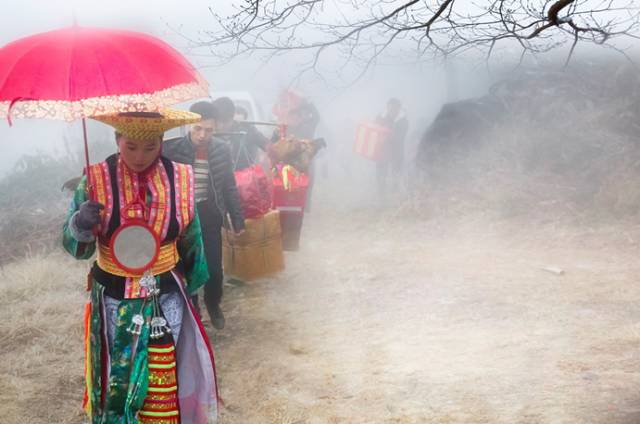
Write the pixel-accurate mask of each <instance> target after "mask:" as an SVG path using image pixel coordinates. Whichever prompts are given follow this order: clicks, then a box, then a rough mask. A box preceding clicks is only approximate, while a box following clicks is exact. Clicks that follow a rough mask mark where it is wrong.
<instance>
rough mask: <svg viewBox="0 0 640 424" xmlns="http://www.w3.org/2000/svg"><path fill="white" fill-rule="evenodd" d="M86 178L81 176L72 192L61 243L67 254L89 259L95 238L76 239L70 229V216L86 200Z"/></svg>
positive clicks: (94, 244)
mask: <svg viewBox="0 0 640 424" xmlns="http://www.w3.org/2000/svg"><path fill="white" fill-rule="evenodd" d="M86 186H87V179H86V177H82V180H80V183H79V184H78V187H77V188H76V191H75V192H74V194H73V200H72V201H71V206H70V207H69V212H68V213H67V219H66V220H65V222H64V226H63V227H62V245H63V246H64V249H65V250H66V251H67V252H69V254H70V255H71V256H73V257H75V258H76V259H89V258H90V257H91V256H92V255H93V253H94V252H95V250H96V242H95V239H94V240H93V241H90V242H86V243H84V242H81V241H78V240H76V238H75V237H74V235H73V231H72V230H71V217H73V215H74V214H75V213H76V212H77V211H78V209H79V208H80V205H81V204H82V203H84V202H85V201H86V200H87V193H86Z"/></svg>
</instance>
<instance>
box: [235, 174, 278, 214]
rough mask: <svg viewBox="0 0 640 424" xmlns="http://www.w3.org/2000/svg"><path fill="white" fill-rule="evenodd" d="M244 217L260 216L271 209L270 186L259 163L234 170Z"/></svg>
mask: <svg viewBox="0 0 640 424" xmlns="http://www.w3.org/2000/svg"><path fill="white" fill-rule="evenodd" d="M235 175H236V185H237V186H238V193H239V194H240V202H241V203H242V209H243V211H244V217H245V219H256V218H261V217H262V216H263V215H264V214H266V213H267V212H268V211H269V209H271V198H272V196H271V186H270V184H269V179H268V178H267V175H266V174H265V172H264V170H263V169H262V167H261V166H260V165H253V166H251V167H249V168H245V169H242V170H239V171H236V172H235Z"/></svg>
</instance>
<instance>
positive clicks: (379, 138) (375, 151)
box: [353, 122, 391, 162]
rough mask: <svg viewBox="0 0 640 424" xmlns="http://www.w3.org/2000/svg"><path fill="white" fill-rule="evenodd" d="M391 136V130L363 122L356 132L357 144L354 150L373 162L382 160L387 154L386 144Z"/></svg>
mask: <svg viewBox="0 0 640 424" xmlns="http://www.w3.org/2000/svg"><path fill="white" fill-rule="evenodd" d="M389 134H391V130H389V128H387V127H383V126H381V125H378V124H374V123H372V122H362V123H360V125H358V129H357V131H356V142H355V145H354V146H353V150H354V151H355V152H356V153H357V154H358V155H360V156H362V157H365V158H367V159H370V160H372V161H375V162H377V161H379V160H380V159H382V157H383V155H384V152H385V143H386V142H387V139H388V137H389Z"/></svg>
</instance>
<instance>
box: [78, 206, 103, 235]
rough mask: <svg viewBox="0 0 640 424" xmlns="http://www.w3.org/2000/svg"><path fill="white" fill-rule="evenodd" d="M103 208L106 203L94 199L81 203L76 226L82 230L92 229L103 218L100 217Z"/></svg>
mask: <svg viewBox="0 0 640 424" xmlns="http://www.w3.org/2000/svg"><path fill="white" fill-rule="evenodd" d="M102 209H104V205H103V204H102V203H98V202H96V201H94V200H87V201H86V202H84V203H83V204H81V205H80V209H79V210H78V214H77V215H76V218H75V224H76V227H77V228H78V229H79V230H82V231H89V230H91V229H92V228H93V227H95V226H96V225H98V224H99V223H100V221H101V219H102V218H100V211H101V210H102Z"/></svg>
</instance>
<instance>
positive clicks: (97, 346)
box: [63, 110, 218, 424]
mask: <svg viewBox="0 0 640 424" xmlns="http://www.w3.org/2000/svg"><path fill="white" fill-rule="evenodd" d="M95 119H97V120H99V121H102V122H104V123H106V124H108V125H111V126H112V127H114V128H115V129H116V141H117V145H118V153H117V154H114V155H112V156H109V157H108V158H107V159H106V160H105V161H104V162H100V163H97V164H94V165H92V166H90V167H89V176H90V178H89V179H87V178H86V176H85V177H83V179H82V180H81V181H80V183H79V185H78V187H77V189H76V190H75V194H74V198H73V201H72V204H71V208H70V210H69V213H68V216H67V220H66V223H65V225H64V229H63V232H64V234H63V244H64V247H65V249H66V250H67V251H68V252H69V253H70V254H71V255H73V256H74V257H76V258H77V259H89V258H90V257H92V255H93V254H94V252H97V257H96V261H95V262H94V264H93V267H92V269H91V272H90V274H89V280H88V281H89V286H90V291H91V301H90V303H89V304H88V305H87V306H88V307H87V310H86V312H85V325H86V340H85V342H86V363H85V367H86V392H85V400H84V404H85V405H84V406H85V410H86V411H87V413H88V415H89V417H90V418H91V422H92V423H198V424H200V423H202V424H204V423H208V422H211V421H212V420H215V419H216V417H217V409H218V405H217V402H218V394H217V384H216V377H215V364H214V357H213V352H212V350H211V347H210V343H209V340H208V338H207V335H206V333H205V331H204V328H203V326H202V323H201V322H200V319H199V318H198V316H197V314H196V313H195V311H194V308H193V305H192V303H191V301H190V295H192V294H194V293H195V292H196V291H197V289H198V288H199V287H200V286H202V285H203V284H204V283H205V282H206V281H207V280H208V279H209V273H208V270H207V264H206V259H205V255H204V249H203V243H202V234H201V228H200V222H199V219H198V213H197V210H196V208H195V197H194V172H193V169H192V168H191V166H189V165H185V164H178V163H175V162H171V161H170V160H168V159H166V158H165V157H163V156H162V155H161V151H162V137H163V133H164V131H166V130H168V129H170V128H174V127H178V126H182V125H185V124H189V123H193V122H196V121H199V120H200V116H199V115H197V114H194V113H190V112H184V111H177V110H163V111H161V112H159V113H151V112H137V113H121V114H114V115H104V116H100V117H96V118H95ZM87 181H89V182H90V183H87ZM89 184H90V186H89ZM136 222H138V223H139V222H143V223H144V224H146V226H147V227H146V228H149V229H150V230H151V232H152V233H153V234H154V237H156V240H157V241H159V252H158V251H157V250H156V255H157V256H156V257H157V259H156V260H155V261H154V262H153V263H152V265H151V267H150V269H147V270H146V271H144V272H141V271H135V272H132V270H131V268H130V267H128V266H124V265H122V263H121V261H119V260H118V258H117V256H118V255H117V252H116V250H115V247H114V246H115V245H114V243H113V242H112V239H115V238H116V237H115V235H117V234H118V232H119V231H121V230H122V229H123V228H126V227H127V225H128V224H132V223H136ZM124 247H125V248H126V245H125V246H124Z"/></svg>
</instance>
